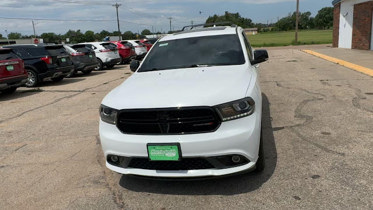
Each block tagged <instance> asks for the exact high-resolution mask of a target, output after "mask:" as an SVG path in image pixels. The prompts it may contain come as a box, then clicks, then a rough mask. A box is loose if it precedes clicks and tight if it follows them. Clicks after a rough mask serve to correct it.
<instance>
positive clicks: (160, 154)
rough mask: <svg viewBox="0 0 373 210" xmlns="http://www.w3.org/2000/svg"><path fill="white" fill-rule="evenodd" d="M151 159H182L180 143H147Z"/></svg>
mask: <svg viewBox="0 0 373 210" xmlns="http://www.w3.org/2000/svg"><path fill="white" fill-rule="evenodd" d="M146 149H147V152H148V158H149V160H150V161H180V160H181V156H182V155H181V148H180V144H179V143H159V144H157V143H155V144H153V143H151V144H147V145H146Z"/></svg>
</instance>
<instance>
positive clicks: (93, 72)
mask: <svg viewBox="0 0 373 210" xmlns="http://www.w3.org/2000/svg"><path fill="white" fill-rule="evenodd" d="M104 73H106V71H105V70H100V71H92V72H91V73H89V74H83V73H82V72H77V73H76V74H75V75H74V76H73V77H71V78H67V79H74V78H80V77H91V76H96V75H100V74H104Z"/></svg>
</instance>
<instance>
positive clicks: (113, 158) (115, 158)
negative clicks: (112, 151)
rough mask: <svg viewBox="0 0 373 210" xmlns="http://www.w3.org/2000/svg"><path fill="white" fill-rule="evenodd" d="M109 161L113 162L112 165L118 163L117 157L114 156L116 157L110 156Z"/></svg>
mask: <svg viewBox="0 0 373 210" xmlns="http://www.w3.org/2000/svg"><path fill="white" fill-rule="evenodd" d="M110 159H111V161H113V162H114V163H116V162H118V160H119V159H118V156H116V155H113V156H111V157H110Z"/></svg>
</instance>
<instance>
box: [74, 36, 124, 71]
mask: <svg viewBox="0 0 373 210" xmlns="http://www.w3.org/2000/svg"><path fill="white" fill-rule="evenodd" d="M81 44H85V45H86V47H87V48H88V49H92V50H94V51H95V53H96V57H97V62H98V64H97V67H96V68H95V70H102V69H103V68H104V66H106V67H107V68H109V69H110V68H113V67H114V66H115V65H116V64H117V63H119V62H120V61H121V59H120V55H119V53H118V49H117V45H115V44H113V43H110V42H86V43H81Z"/></svg>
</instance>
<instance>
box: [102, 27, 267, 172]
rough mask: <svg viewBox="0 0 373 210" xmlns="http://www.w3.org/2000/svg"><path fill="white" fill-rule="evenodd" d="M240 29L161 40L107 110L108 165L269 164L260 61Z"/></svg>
mask: <svg viewBox="0 0 373 210" xmlns="http://www.w3.org/2000/svg"><path fill="white" fill-rule="evenodd" d="M267 59H268V54H267V51H265V50H257V51H255V52H253V51H252V49H251V46H250V44H249V42H248V40H247V38H246V36H245V33H244V31H243V29H242V28H240V27H230V26H229V27H225V26H224V27H212V28H203V29H194V30H189V31H183V32H180V33H176V34H173V35H168V36H166V37H164V38H162V39H160V40H159V41H158V42H157V43H156V44H155V45H154V46H153V48H152V49H151V50H150V51H149V53H148V55H147V56H146V57H145V58H144V61H143V62H142V63H141V65H140V63H139V61H133V62H132V63H131V70H133V71H134V70H136V72H135V73H134V74H133V75H132V76H131V77H130V78H128V79H127V80H126V81H125V82H123V83H122V84H121V85H119V86H118V87H117V88H115V89H114V90H112V91H111V92H110V93H109V94H108V95H107V96H106V97H105V98H104V99H103V101H102V105H101V107H100V116H101V120H100V128H99V132H100V139H101V145H102V149H103V151H104V154H105V158H106V166H107V167H108V168H109V169H111V170H113V171H116V172H118V173H121V174H129V175H140V176H150V177H167V178H188V177H206V176H222V175H229V174H234V173H238V172H246V171H251V170H254V169H256V170H257V171H261V170H263V168H264V158H263V147H262V143H261V119H262V94H261V91H260V87H259V77H258V65H257V64H258V63H260V62H263V61H266V60H267Z"/></svg>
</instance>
